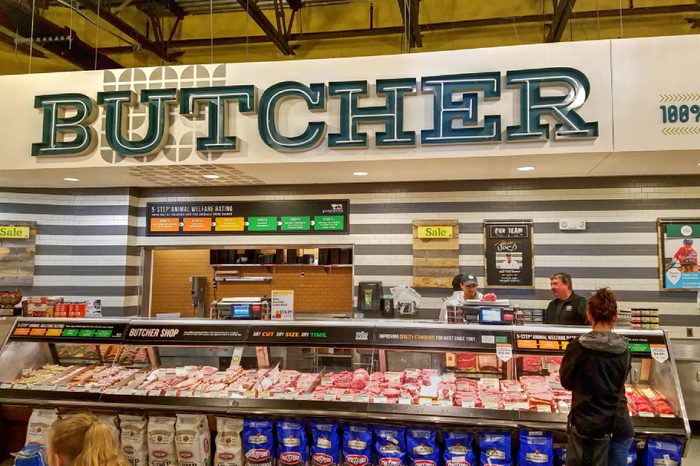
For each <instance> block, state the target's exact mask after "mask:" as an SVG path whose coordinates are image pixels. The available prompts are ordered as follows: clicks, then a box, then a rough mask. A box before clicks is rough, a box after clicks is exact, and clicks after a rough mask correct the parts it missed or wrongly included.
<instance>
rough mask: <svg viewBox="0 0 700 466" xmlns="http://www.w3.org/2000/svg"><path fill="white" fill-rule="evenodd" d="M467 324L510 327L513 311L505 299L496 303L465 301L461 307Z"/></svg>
mask: <svg viewBox="0 0 700 466" xmlns="http://www.w3.org/2000/svg"><path fill="white" fill-rule="evenodd" d="M462 309H463V311H464V320H465V322H466V323H468V324H484V325H512V324H513V309H512V308H511V307H510V302H509V301H508V300H507V299H502V300H498V301H479V300H472V299H470V300H467V301H465V302H464V305H463V307H462Z"/></svg>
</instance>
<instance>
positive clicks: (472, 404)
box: [461, 400, 476, 408]
mask: <svg viewBox="0 0 700 466" xmlns="http://www.w3.org/2000/svg"><path fill="white" fill-rule="evenodd" d="M461 405H462V408H476V402H475V401H474V400H462V403H461Z"/></svg>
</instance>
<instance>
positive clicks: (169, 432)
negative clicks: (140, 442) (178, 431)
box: [148, 416, 177, 466]
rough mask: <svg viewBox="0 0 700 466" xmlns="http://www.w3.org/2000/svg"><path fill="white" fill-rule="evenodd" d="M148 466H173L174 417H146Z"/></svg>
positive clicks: (175, 458)
mask: <svg viewBox="0 0 700 466" xmlns="http://www.w3.org/2000/svg"><path fill="white" fill-rule="evenodd" d="M148 464H149V466H175V465H176V464H177V454H176V451H175V418H174V417H162V416H154V417H151V418H149V419H148Z"/></svg>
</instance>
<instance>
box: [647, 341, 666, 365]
mask: <svg viewBox="0 0 700 466" xmlns="http://www.w3.org/2000/svg"><path fill="white" fill-rule="evenodd" d="M649 346H650V347H651V357H652V358H654V359H655V360H657V361H659V362H661V363H663V362H666V361H667V360H668V348H666V345H649Z"/></svg>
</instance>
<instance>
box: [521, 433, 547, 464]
mask: <svg viewBox="0 0 700 466" xmlns="http://www.w3.org/2000/svg"><path fill="white" fill-rule="evenodd" d="M553 456H554V446H553V444H552V433H551V432H542V431H536V430H527V429H520V450H518V466H540V465H549V466H552V465H553V464H554V458H553Z"/></svg>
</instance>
